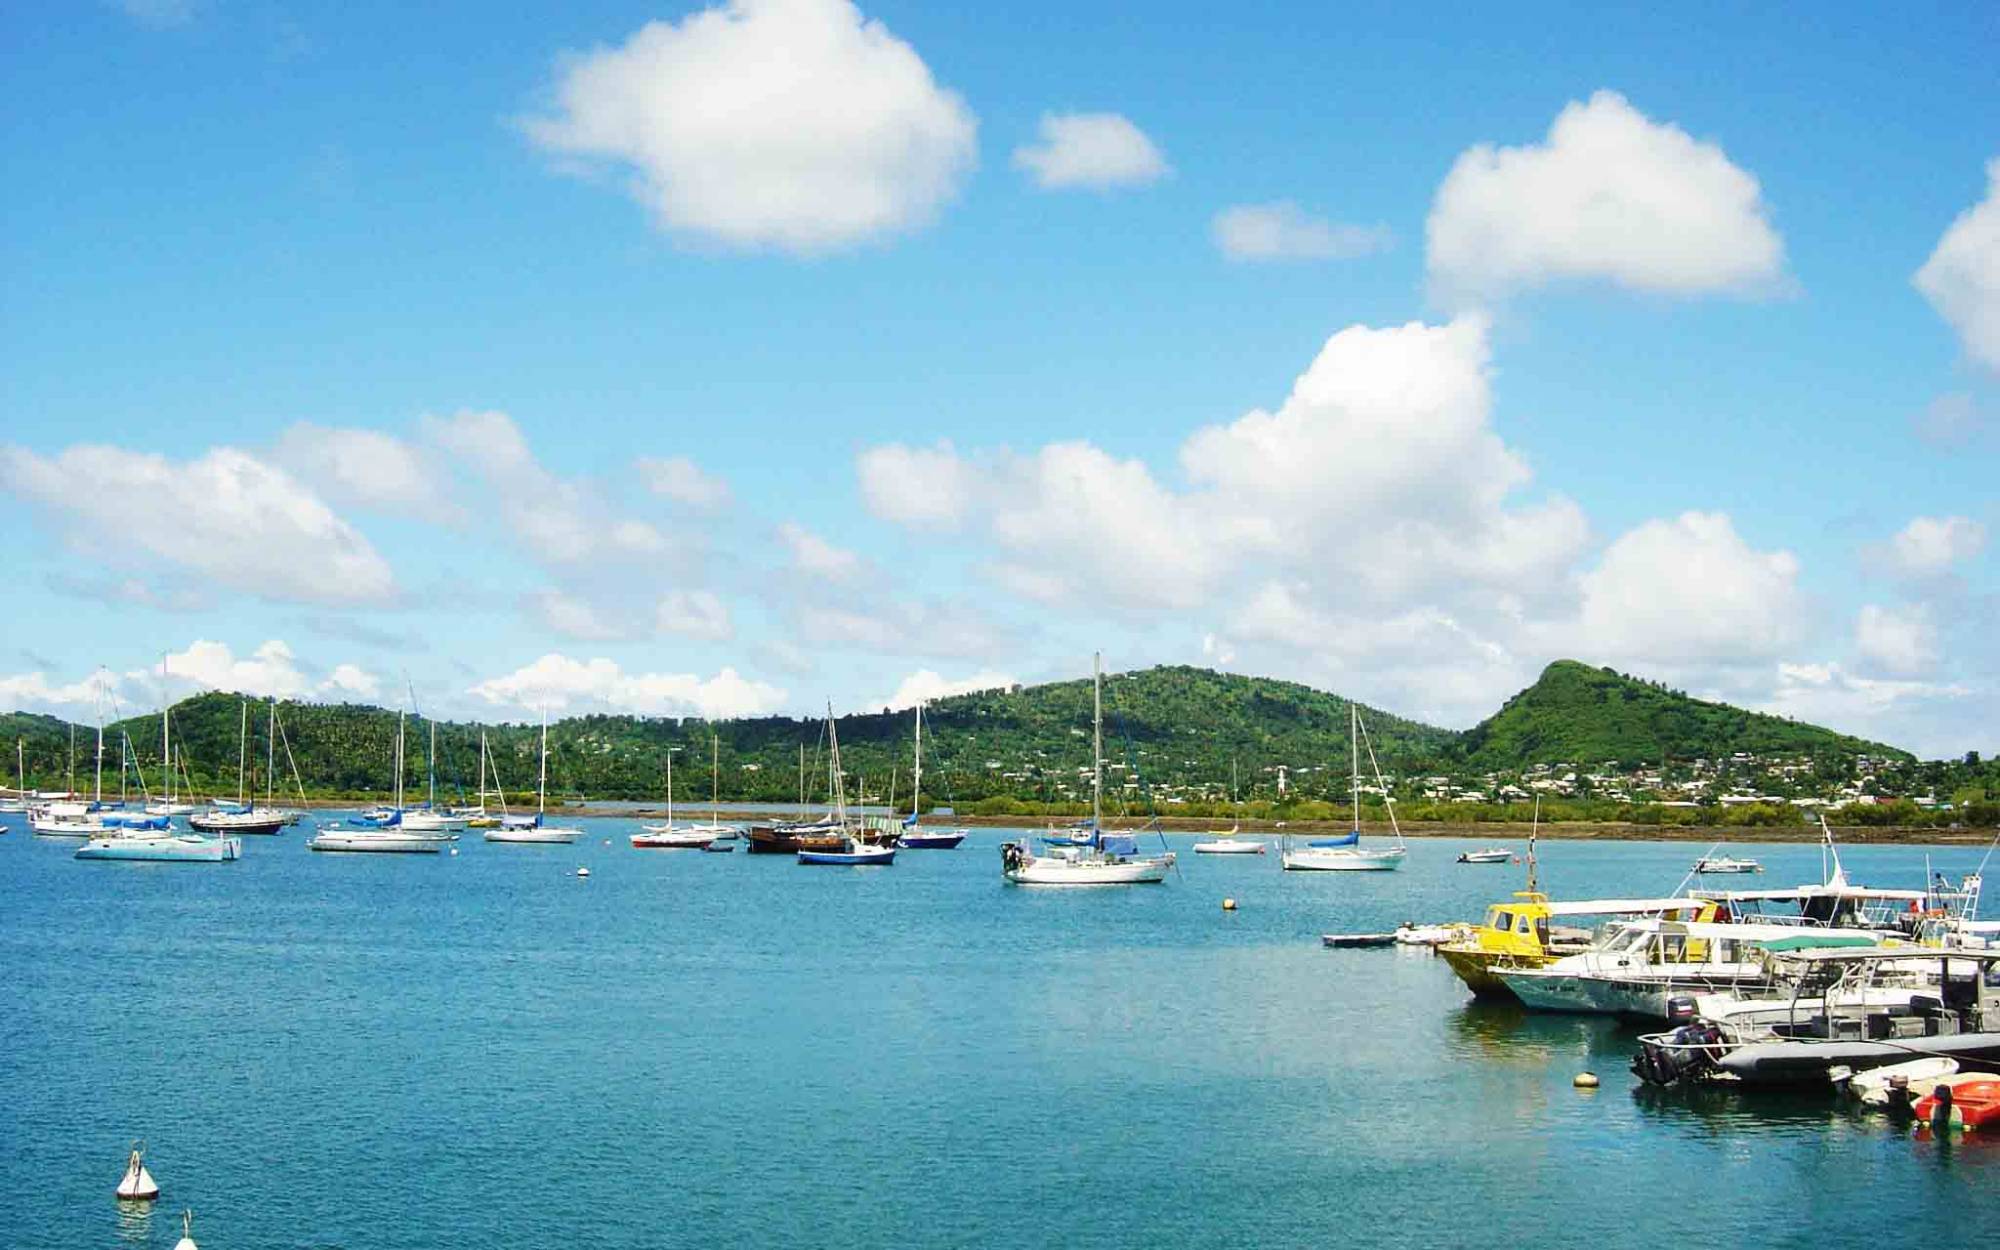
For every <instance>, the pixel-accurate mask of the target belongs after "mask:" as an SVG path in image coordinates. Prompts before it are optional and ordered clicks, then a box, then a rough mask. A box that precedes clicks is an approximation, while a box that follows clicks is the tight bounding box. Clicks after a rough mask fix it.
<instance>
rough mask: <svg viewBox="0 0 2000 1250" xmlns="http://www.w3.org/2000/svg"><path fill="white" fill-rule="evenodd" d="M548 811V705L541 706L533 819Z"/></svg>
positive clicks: (537, 818)
mask: <svg viewBox="0 0 2000 1250" xmlns="http://www.w3.org/2000/svg"><path fill="white" fill-rule="evenodd" d="M548 810H549V705H548V704H546V703H544V704H542V768H541V775H540V776H538V777H537V778H536V779H535V818H536V820H537V822H539V821H540V819H541V815H542V813H543V812H546V811H548Z"/></svg>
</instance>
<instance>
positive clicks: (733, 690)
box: [467, 651, 785, 719]
mask: <svg viewBox="0 0 2000 1250" xmlns="http://www.w3.org/2000/svg"><path fill="white" fill-rule="evenodd" d="M467 693H469V694H472V695H474V696H476V697H478V698H481V699H484V700H485V701H486V702H488V703H490V704H493V705H496V706H503V707H513V708H520V709H523V710H527V711H533V710H535V709H538V708H541V707H543V706H547V707H548V709H549V710H550V711H551V712H560V711H565V710H568V709H571V708H589V707H599V708H605V709H608V710H610V711H615V712H629V713H633V714H635V715H642V716H701V717H705V718H709V719H721V718H726V717H732V716H763V715H768V714H769V713H771V712H775V711H777V710H778V709H779V708H780V707H782V706H783V705H784V701H785V692H784V691H783V690H782V689H780V688H778V687H776V686H771V685H767V684H765V683H764V682H760V681H755V680H752V679H750V678H746V677H744V676H743V675H742V674H740V673H738V672H737V671H736V670H735V669H733V668H723V669H722V670H720V671H719V672H717V673H716V674H715V675H714V676H713V677H701V676H699V675H697V674H693V673H627V672H625V671H624V669H622V668H621V667H619V665H618V664H617V663H616V662H615V661H612V660H608V659H603V658H597V659H591V660H576V659H572V658H570V657H569V656H566V655H563V654H561V653H560V652H553V651H552V652H550V653H549V654H547V655H544V656H542V657H541V658H540V659H538V660H536V661H534V662H533V663H531V664H526V665H523V666H522V667H520V668H518V669H515V670H514V671H513V672H511V673H507V674H505V675H502V676H499V677H492V678H489V679H487V680H485V681H482V682H479V683H478V684H477V685H474V686H473V687H471V689H470V690H469V691H468V692H467Z"/></svg>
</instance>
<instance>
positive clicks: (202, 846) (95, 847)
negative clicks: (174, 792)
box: [76, 832, 243, 864]
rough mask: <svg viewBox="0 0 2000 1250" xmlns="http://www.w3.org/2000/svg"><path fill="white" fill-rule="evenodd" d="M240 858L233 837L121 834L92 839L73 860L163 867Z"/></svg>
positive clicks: (240, 848)
mask: <svg viewBox="0 0 2000 1250" xmlns="http://www.w3.org/2000/svg"><path fill="white" fill-rule="evenodd" d="M242 855H243V843H242V842H241V841H240V840H238V839H236V838H200V837H196V836H194V835H193V834H188V833H132V832H121V833H118V834H115V835H113V836H111V837H103V838H92V839H91V840H90V841H88V842H86V843H84V844H83V845H82V846H80V847H78V848H76V858H77V859H104V860H132V861H139V862H145V863H165V864H220V863H226V862H228V861H230V860H234V859H239V858H241V857H242Z"/></svg>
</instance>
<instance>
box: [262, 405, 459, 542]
mask: <svg viewBox="0 0 2000 1250" xmlns="http://www.w3.org/2000/svg"><path fill="white" fill-rule="evenodd" d="M271 457H272V459H274V460H276V461H277V462H278V463H279V464H281V465H283V466H284V467H285V468H286V469H288V470H290V471H291V473H292V474H293V476H295V477H297V478H299V479H301V480H303V481H307V482H311V483H312V484H313V485H314V486H315V487H316V488H318V489H319V490H320V491H322V492H323V493H324V494H325V495H326V496H327V498H329V499H331V500H333V501H334V502H336V503H342V504H351V505H353V506H355V507H361V508H371V509H375V510H377V511H381V512H395V513H403V514H406V515H409V516H415V517H424V518H434V519H438V520H456V519H458V518H459V517H460V516H461V513H460V511H459V508H458V506H457V504H456V503H454V502H453V500H452V492H451V486H452V482H451V479H450V478H449V477H448V476H447V475H445V474H444V473H443V472H441V471H440V470H439V468H438V466H437V465H435V464H433V463H432V462H431V461H430V459H429V458H428V457H427V455H426V454H425V452H424V450H423V449H422V448H419V447H417V446H415V445H413V444H411V443H407V442H405V441H404V440H402V439H400V438H397V437H396V436H395V435H393V434H384V433H382V432H381V431H380V430H363V429H354V428H342V427H329V426H323V425H315V424H313V423H312V422H310V421H300V422H298V423H297V424H295V425H293V426H291V427H290V428H289V429H287V430H286V431H285V432H284V433H283V434H281V435H279V436H278V442H277V445H276V446H275V447H273V448H272V450H271Z"/></svg>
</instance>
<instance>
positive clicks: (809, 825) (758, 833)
mask: <svg viewBox="0 0 2000 1250" xmlns="http://www.w3.org/2000/svg"><path fill="white" fill-rule="evenodd" d="M832 793H833V783H832V779H831V778H830V777H829V779H828V782H827V795H828V798H829V799H831V797H832ZM805 805H806V744H805V743H803V742H801V743H799V803H798V806H799V809H800V810H801V811H803V810H804V808H805ZM840 837H841V831H840V824H839V822H837V821H836V820H834V818H833V813H832V812H828V813H826V814H825V815H824V816H821V817H818V818H817V819H814V820H781V821H775V822H773V823H771V824H768V825H755V824H753V825H751V826H750V840H749V842H748V844H747V846H748V849H749V852H750V853H751V854H752V855H795V854H797V853H798V852H799V851H801V850H832V849H834V848H836V847H838V846H839V845H840Z"/></svg>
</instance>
